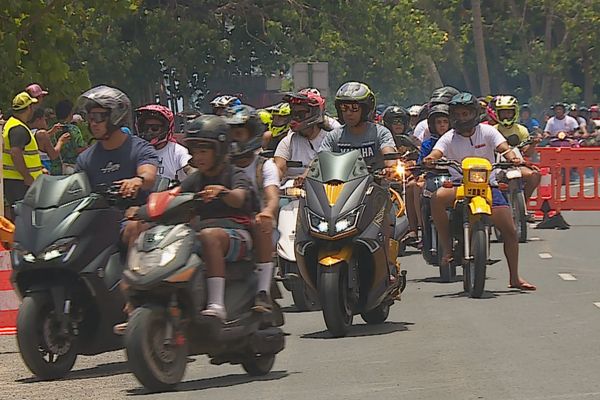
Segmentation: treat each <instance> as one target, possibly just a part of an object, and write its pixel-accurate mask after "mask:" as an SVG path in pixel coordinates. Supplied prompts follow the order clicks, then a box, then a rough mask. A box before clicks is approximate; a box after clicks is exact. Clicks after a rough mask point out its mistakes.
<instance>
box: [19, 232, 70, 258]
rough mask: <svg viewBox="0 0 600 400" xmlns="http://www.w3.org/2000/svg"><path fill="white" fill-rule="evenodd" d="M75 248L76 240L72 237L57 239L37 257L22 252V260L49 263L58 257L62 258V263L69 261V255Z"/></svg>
mask: <svg viewBox="0 0 600 400" xmlns="http://www.w3.org/2000/svg"><path fill="white" fill-rule="evenodd" d="M76 247H77V239H76V238H74V237H71V238H64V239H59V240H57V241H56V242H54V243H52V244H51V245H50V246H48V247H46V248H45V249H44V250H43V251H42V252H41V253H40V254H39V255H38V256H37V257H36V256H34V255H33V254H32V253H30V252H27V251H23V252H22V255H23V260H25V261H27V262H35V261H36V260H41V261H50V260H54V259H55V258H58V257H63V262H67V261H69V258H71V255H72V254H73V252H74V251H75V248H76Z"/></svg>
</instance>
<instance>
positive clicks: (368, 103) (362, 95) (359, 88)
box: [335, 82, 375, 124]
mask: <svg viewBox="0 0 600 400" xmlns="http://www.w3.org/2000/svg"><path fill="white" fill-rule="evenodd" d="M342 103H358V104H360V106H361V108H362V115H361V122H364V121H370V120H372V119H373V113H374V111H375V94H374V93H373V92H372V91H371V89H370V88H369V87H368V86H367V85H365V84H364V83H360V82H346V83H344V84H343V85H342V86H341V87H340V88H339V89H338V91H337V93H336V94H335V109H336V110H337V113H338V119H339V120H340V122H341V123H342V124H344V123H345V122H344V117H343V116H342V110H341V109H340V104H342Z"/></svg>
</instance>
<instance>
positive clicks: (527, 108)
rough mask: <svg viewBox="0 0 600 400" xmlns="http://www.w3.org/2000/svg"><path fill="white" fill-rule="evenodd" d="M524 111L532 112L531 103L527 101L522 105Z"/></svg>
mask: <svg viewBox="0 0 600 400" xmlns="http://www.w3.org/2000/svg"><path fill="white" fill-rule="evenodd" d="M523 111H529V112H531V106H530V105H529V104H527V103H525V104H523V105H521V112H523Z"/></svg>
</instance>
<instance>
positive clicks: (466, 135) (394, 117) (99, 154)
mask: <svg viewBox="0 0 600 400" xmlns="http://www.w3.org/2000/svg"><path fill="white" fill-rule="evenodd" d="M47 94H48V92H47V91H45V90H43V88H42V87H41V86H40V85H39V84H32V85H30V86H28V87H27V88H26V89H25V90H24V91H23V92H21V93H19V94H17V95H16V96H15V97H14V99H13V101H12V112H11V113H10V114H11V115H10V117H7V118H6V120H3V121H2V123H3V143H4V151H3V160H2V161H3V171H4V173H3V182H4V195H5V200H6V204H7V206H8V207H9V209H8V211H10V207H11V206H13V205H14V204H15V203H16V202H18V201H19V200H22V199H23V198H24V196H25V194H26V192H27V190H28V188H29V187H30V186H31V185H32V184H33V183H34V181H35V179H36V178H38V177H39V176H41V175H43V174H54V175H66V174H72V173H77V172H85V173H86V175H87V177H88V179H89V181H90V183H91V185H92V186H96V185H100V184H115V183H116V184H118V185H119V193H120V195H121V196H123V197H126V198H136V199H138V201H139V203H140V204H142V203H144V201H145V200H146V198H147V197H148V195H149V193H151V192H152V191H153V190H154V189H155V185H156V182H157V181H158V179H159V178H167V179H169V180H170V181H171V182H174V183H173V184H172V185H171V187H173V186H178V185H179V186H180V188H181V190H182V191H184V192H186V191H187V192H197V193H200V194H201V196H202V198H203V200H204V203H205V204H204V206H203V207H200V208H198V209H197V210H196V216H197V217H198V218H197V223H196V230H197V235H198V239H199V243H200V244H201V249H200V250H199V251H200V252H201V253H202V257H203V259H204V260H205V262H206V265H207V276H208V279H207V287H208V305H207V307H206V309H204V310H202V311H201V312H202V314H203V315H205V316H207V317H214V318H217V319H220V320H225V319H226V318H227V310H226V309H225V301H224V291H225V289H224V288H225V264H226V263H228V262H235V261H239V260H242V259H245V258H248V257H249V256H250V254H253V257H254V260H255V263H256V274H257V276H258V281H259V285H258V290H257V293H256V301H255V310H256V311H257V312H263V313H269V312H270V310H271V304H272V302H271V298H270V293H269V291H270V287H271V280H272V277H273V273H274V272H273V270H274V263H273V253H274V239H273V238H274V237H276V236H277V232H276V229H275V227H276V220H277V217H278V207H279V193H280V184H281V183H282V181H283V180H285V179H293V180H294V184H295V185H296V186H297V187H302V185H303V182H304V180H305V179H306V174H307V171H308V168H309V166H310V164H311V161H312V160H313V159H314V158H315V157H316V155H317V153H319V152H321V151H328V152H334V153H345V152H349V151H352V150H358V151H359V153H360V156H361V157H362V158H363V159H364V160H365V162H366V164H367V165H368V166H369V168H373V169H379V170H383V171H385V174H384V175H386V176H387V177H388V178H390V179H393V176H394V174H395V173H396V174H397V172H394V171H395V169H394V168H395V166H396V165H397V163H398V161H397V159H396V160H391V159H389V158H388V157H386V154H392V153H397V154H406V155H408V154H411V156H410V157H408V156H407V162H406V165H408V166H411V165H423V166H427V165H433V164H435V162H436V160H439V159H441V158H447V159H451V160H455V161H458V162H460V161H462V160H463V159H464V158H466V157H471V156H477V157H482V158H485V159H488V160H490V162H491V163H493V162H494V160H495V159H496V157H497V154H501V155H502V156H503V157H504V159H505V160H506V161H508V162H512V163H514V164H515V165H516V166H519V167H520V169H521V171H522V176H523V180H524V186H525V189H524V191H525V197H526V198H529V197H530V196H531V195H532V193H533V192H534V191H535V189H536V187H537V186H538V184H539V182H540V176H539V173H538V171H537V170H536V169H535V168H534V167H531V166H530V165H526V164H525V163H524V160H523V158H522V157H517V155H516V154H515V153H514V151H513V147H514V146H513V147H511V146H510V145H509V144H508V143H507V138H508V137H509V136H513V135H516V136H517V137H518V139H519V143H522V144H526V145H525V146H523V151H522V152H523V155H524V156H525V157H530V156H532V155H533V152H534V149H535V147H536V146H541V145H547V144H548V143H550V142H551V141H552V140H553V139H556V138H559V137H560V136H561V135H562V139H561V140H563V139H564V137H565V135H566V138H568V139H570V140H573V141H577V143H579V144H581V145H582V146H594V145H600V110H599V107H598V105H592V106H590V107H589V108H588V107H586V106H579V105H577V104H564V103H555V104H554V105H553V106H552V107H551V109H550V111H548V112H546V113H544V117H543V118H541V120H540V119H536V118H534V117H533V114H532V110H531V108H530V107H529V106H528V105H527V104H519V101H518V100H517V98H516V97H514V96H511V95H497V96H487V97H479V98H478V97H475V96H474V95H473V94H471V93H467V92H461V91H460V90H458V89H456V88H454V87H451V86H445V87H442V88H438V89H436V90H434V91H433V93H432V94H431V96H430V98H429V101H428V102H427V103H425V104H423V105H413V106H410V107H407V108H405V107H403V106H402V105H398V104H392V105H389V106H388V105H379V106H378V105H377V104H376V99H375V95H374V93H373V92H372V90H371V89H370V88H369V87H368V85H366V84H364V83H360V82H347V83H345V84H343V85H342V86H341V87H340V88H339V89H338V90H337V92H336V94H335V98H334V99H333V100H334V107H335V110H336V115H334V116H331V115H328V114H327V112H326V99H325V98H324V97H323V96H322V95H321V93H320V92H319V90H317V89H314V88H306V89H303V90H300V91H297V92H293V93H287V94H285V95H284V96H282V98H281V101H280V102H278V103H277V104H274V105H271V106H268V107H264V108H261V109H256V108H254V107H253V106H251V105H248V104H244V103H243V102H242V101H241V100H240V98H238V97H236V96H228V95H223V96H218V97H217V98H215V99H214V100H212V101H211V102H210V105H211V107H212V110H211V112H210V113H206V114H202V115H199V116H196V117H195V118H194V119H191V120H190V121H188V122H187V124H186V130H185V132H184V134H183V139H180V140H179V141H178V140H177V139H176V136H175V119H174V115H173V112H172V111H171V110H170V109H169V108H168V107H166V106H163V105H160V104H147V105H141V106H139V107H137V108H135V109H133V107H132V104H131V101H130V100H129V98H128V97H127V95H126V94H125V93H123V92H122V91H121V90H119V89H117V88H113V87H109V86H98V87H95V88H92V89H90V90H88V91H86V92H85V93H83V94H82V95H81V96H80V97H79V99H78V100H77V102H76V103H75V104H73V103H72V102H71V101H69V100H64V101H61V102H59V103H57V104H56V106H55V107H54V108H48V105H47V104H44V103H45V102H44V99H45V97H46V95H47ZM290 162H293V163H295V164H293V165H291V164H290ZM413 171H414V172H412V173H411V172H407V173H406V176H405V177H404V178H405V179H406V189H405V193H404V199H405V203H406V213H407V216H408V220H409V226H410V229H409V233H408V234H407V235H406V236H405V237H404V238H402V240H403V241H405V242H406V243H408V244H410V245H413V246H415V247H417V248H418V247H419V246H420V240H421V234H420V230H421V229H422V226H423V221H422V219H423V217H422V213H421V199H422V195H423V190H424V182H425V180H424V174H425V172H422V171H421V172H419V170H417V169H414V170H413ZM453 178H454V179H458V180H460V176H454V177H453ZM454 198H455V189H453V188H440V189H439V190H438V191H437V192H436V193H435V194H434V196H433V197H432V209H431V213H432V217H433V221H434V223H435V225H436V227H437V229H438V231H439V235H440V240H441V244H442V249H443V254H442V257H441V262H442V263H449V262H451V258H452V254H451V249H450V234H449V228H448V217H447V213H446V209H447V208H448V207H450V206H451V204H452V203H453V202H454ZM133 211H134V207H132V209H130V210H127V211H126V212H125V213H124V215H123V221H122V226H121V233H122V239H123V243H125V244H127V245H132V243H134V241H135V240H136V238H137V237H138V236H139V235H140V233H141V232H142V231H144V229H147V227H146V226H144V224H143V223H141V222H139V221H132V220H131V218H130V217H131V215H132V213H133ZM510 213H511V211H510V209H509V208H508V203H507V201H506V199H505V198H504V197H503V195H502V193H500V192H499V191H498V190H497V189H494V190H493V212H492V220H493V223H494V225H495V226H496V227H497V229H499V230H500V231H501V233H502V237H503V242H504V252H505V255H506V259H507V263H508V267H509V285H510V286H512V287H516V288H520V289H523V290H535V286H534V285H532V284H530V283H529V282H527V281H526V280H525V279H523V278H522V277H521V276H520V275H519V269H518V238H517V235H516V231H515V226H514V224H513V223H512V219H511V217H510ZM9 215H10V214H9Z"/></svg>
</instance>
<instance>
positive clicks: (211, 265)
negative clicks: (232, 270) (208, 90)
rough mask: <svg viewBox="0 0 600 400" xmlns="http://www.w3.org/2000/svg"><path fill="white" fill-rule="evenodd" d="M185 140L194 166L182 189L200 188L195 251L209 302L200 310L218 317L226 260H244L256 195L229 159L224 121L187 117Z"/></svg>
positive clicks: (220, 316) (222, 309)
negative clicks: (202, 265)
mask: <svg viewBox="0 0 600 400" xmlns="http://www.w3.org/2000/svg"><path fill="white" fill-rule="evenodd" d="M184 143H185V145H186V146H187V148H188V149H189V151H190V154H191V155H192V160H191V164H192V166H194V167H195V168H197V171H196V172H194V173H193V174H191V175H190V176H188V177H187V178H186V179H185V180H184V181H183V182H181V191H182V192H193V193H200V195H201V196H202V199H203V200H204V204H202V205H201V206H199V207H198V208H197V209H196V210H195V213H196V215H197V216H198V217H199V223H198V224H197V226H195V228H196V229H197V230H199V232H198V239H199V241H200V247H201V249H200V252H201V254H202V259H203V260H204V262H205V263H206V269H207V287H208V302H207V306H206V309H205V310H203V311H202V312H201V314H202V315H204V316H206V317H214V318H217V319H219V320H221V321H223V320H225V319H226V318H227V312H226V310H225V263H226V262H235V261H241V260H243V259H247V258H248V257H249V253H250V250H251V249H252V236H251V235H250V232H249V231H250V227H251V223H252V214H253V211H254V210H255V207H256V202H257V200H256V199H255V194H254V192H253V191H252V183H251V182H250V180H249V178H248V177H247V176H246V174H245V173H244V171H243V170H242V169H241V168H238V167H235V166H233V165H232V164H230V162H229V160H228V153H229V148H230V145H231V132H230V128H229V125H227V123H226V122H225V120H224V119H223V118H221V117H219V116H216V115H203V116H200V117H198V118H196V119H194V120H193V121H191V122H190V124H189V126H188V129H187V132H186V135H185V139H184Z"/></svg>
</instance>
